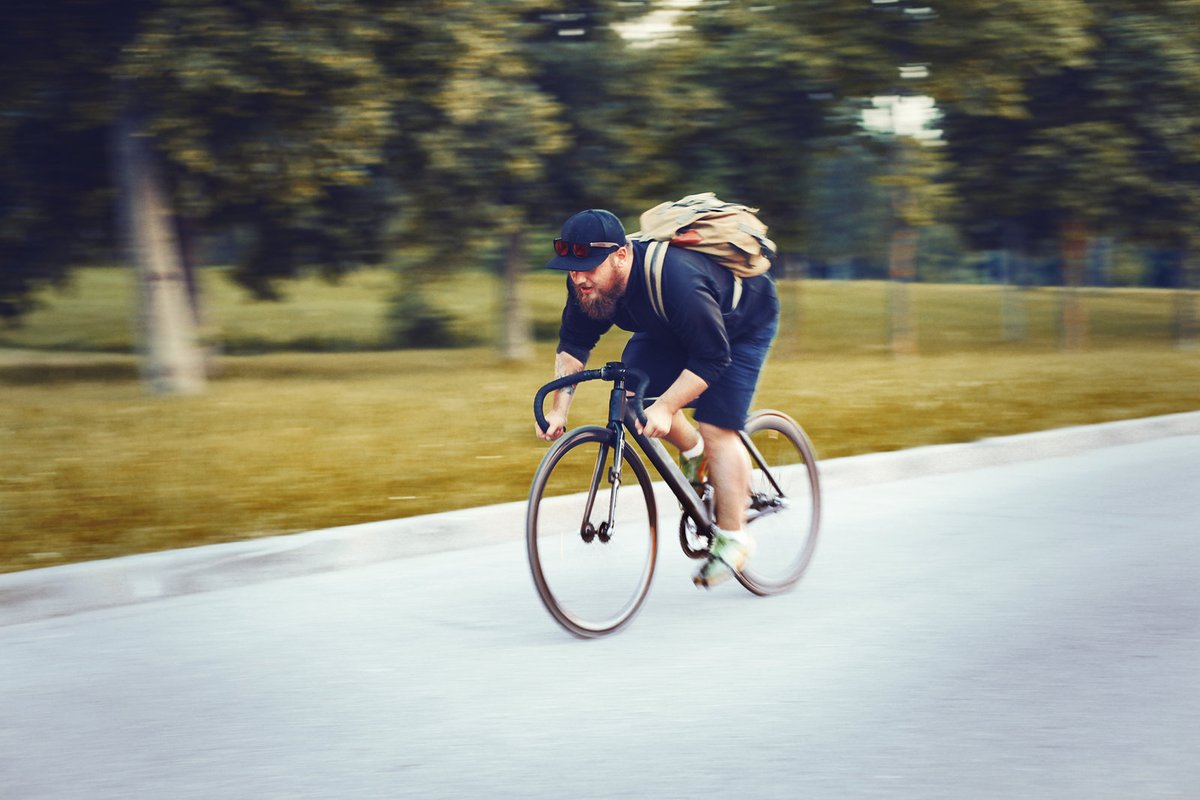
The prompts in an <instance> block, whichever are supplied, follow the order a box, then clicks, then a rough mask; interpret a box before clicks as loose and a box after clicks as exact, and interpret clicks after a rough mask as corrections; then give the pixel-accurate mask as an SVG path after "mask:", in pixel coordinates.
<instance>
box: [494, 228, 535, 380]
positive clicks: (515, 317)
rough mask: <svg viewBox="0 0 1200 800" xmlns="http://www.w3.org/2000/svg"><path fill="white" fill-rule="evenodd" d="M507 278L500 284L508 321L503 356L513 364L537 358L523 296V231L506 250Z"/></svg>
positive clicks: (511, 236) (505, 321) (515, 233)
mask: <svg viewBox="0 0 1200 800" xmlns="http://www.w3.org/2000/svg"><path fill="white" fill-rule="evenodd" d="M503 272H504V274H503V276H502V279H501V281H500V283H501V287H500V291H501V292H502V294H503V296H502V302H501V306H502V309H503V314H504V319H503V320H502V322H501V324H502V326H503V328H502V330H501V334H500V353H501V355H502V356H503V357H504V358H505V359H507V360H509V361H527V360H529V359H530V358H531V357H532V356H533V334H532V331H531V329H530V323H529V316H528V313H527V311H526V308H525V303H524V298H523V297H522V293H521V278H522V276H523V275H524V273H525V239H524V235H523V234H522V233H521V231H520V230H514V231H513V232H512V233H510V234H509V236H508V244H507V246H506V247H505V249H504V267H503Z"/></svg>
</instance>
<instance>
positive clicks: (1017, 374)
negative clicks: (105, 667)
mask: <svg viewBox="0 0 1200 800" xmlns="http://www.w3.org/2000/svg"><path fill="white" fill-rule="evenodd" d="M115 277H116V276H115V275H113V274H109V273H108V271H103V270H101V271H97V274H96V275H93V276H91V278H94V279H104V280H114V279H115ZM355 280H358V281H362V283H354V282H350V283H349V284H348V285H344V286H341V287H338V288H337V289H330V288H328V287H323V286H319V285H317V284H314V285H313V286H312V287H310V289H309V288H306V289H305V291H303V292H300V293H299V294H298V295H297V294H293V299H292V300H290V301H289V303H287V304H285V305H284V306H262V305H259V304H253V305H252V304H248V303H245V301H242V300H241V299H240V298H239V297H238V296H237V295H235V294H233V293H232V292H231V293H230V294H229V295H228V296H227V298H226V300H224V301H222V303H218V304H216V309H215V312H214V313H215V315H216V316H218V317H219V318H220V319H221V320H222V323H221V328H222V330H223V332H225V334H226V335H228V333H229V331H231V330H234V331H245V332H246V333H244V334H241V335H245V336H246V337H251V336H253V337H258V339H259V340H260V341H262V342H267V343H269V344H270V346H272V347H275V348H281V347H283V348H286V347H287V346H288V343H289V342H292V341H295V340H297V339H299V340H306V339H308V340H311V339H312V337H320V336H322V335H326V336H327V335H330V334H329V332H330V331H336V335H337V336H338V337H342V338H343V339H344V340H347V341H354V342H358V343H360V344H362V345H363V346H368V345H369V344H370V342H371V341H372V338H373V337H377V336H378V332H377V326H378V321H379V320H380V319H381V318H382V314H383V310H384V306H385V302H384V301H385V300H386V296H387V293H388V292H389V291H390V287H389V286H388V285H387V284H386V282H384V281H383V280H382V277H381V276H380V275H374V276H372V275H363V276H359V277H357V278H356V279H355ZM372 280H375V281H377V283H372V282H371V281H372ZM456 280H461V281H463V283H462V285H460V286H458V287H457V288H456V289H455V291H453V292H450V291H449V289H447V290H446V291H448V292H449V293H450V294H453V296H455V297H457V298H458V299H459V302H462V303H463V304H464V305H463V308H464V309H465V311H464V314H465V315H466V316H467V317H468V318H470V317H471V315H472V314H473V315H475V316H474V319H473V320H472V321H471V323H470V324H473V325H475V326H477V327H478V328H481V329H483V330H487V329H488V326H490V325H492V324H493V322H492V319H491V315H492V313H493V311H492V309H493V308H494V306H493V305H492V304H493V303H494V299H493V298H494V294H493V293H492V292H491V289H490V287H489V286H488V285H487V283H486V282H485V281H483V280H482V279H479V278H474V279H472V278H470V277H463V278H460V279H456ZM451 288H454V287H451ZM783 288H784V291H785V293H786V295H787V300H788V305H787V308H788V311H787V312H786V314H785V326H784V329H783V332H782V333H781V336H780V339H779V342H778V344H777V346H776V349H775V352H774V354H773V355H772V359H771V361H770V362H769V366H768V369H767V371H766V373H765V374H764V377H763V381H762V386H761V390H760V393H759V398H758V401H759V402H758V404H759V405H763V406H773V407H778V408H783V409H786V410H788V411H790V412H791V413H793V415H795V416H796V417H798V418H799V419H800V420H801V422H802V423H803V424H804V425H805V427H806V428H807V429H808V430H809V433H810V435H811V436H812V438H813V440H814V442H815V444H816V446H817V448H818V451H819V453H820V455H821V456H822V457H826V458H828V457H835V456H843V455H849V454H854V453H862V452H872V451H880V450H892V449H898V448H904V447H911V446H916V445H922V444H932V443H942V442H957V441H970V440H974V439H977V438H981V437H984V436H994V435H1003V434H1011V433H1019V432H1024V431H1031V430H1039V429H1044V428H1050V427H1058V426H1062V425H1072V424H1085V423H1092V422H1102V421H1108V420H1114V419H1124V418H1132V417H1140V416H1148V415H1154V414H1163V413H1171V412H1177V411H1188V410H1195V409H1197V408H1200V354H1198V353H1196V352H1180V351H1177V350H1175V349H1174V348H1173V346H1172V344H1171V341H1170V338H1169V335H1168V331H1169V327H1168V321H1169V314H1170V302H1171V301H1170V297H1169V295H1166V294H1164V293H1153V292H1111V293H1107V292H1106V293H1093V294H1092V295H1089V297H1088V298H1087V303H1088V311H1089V316H1090V319H1091V322H1092V334H1091V337H1090V345H1089V349H1088V350H1087V351H1086V352H1083V353H1076V354H1064V353H1061V352H1059V351H1058V349H1057V336H1058V334H1057V329H1056V327H1055V319H1056V314H1055V310H1056V308H1057V302H1058V297H1057V295H1056V293H1054V292H1053V291H1049V290H1038V291H1031V292H1025V293H1022V294H1023V296H1024V301H1025V303H1024V305H1025V307H1026V311H1027V315H1028V317H1027V321H1028V331H1029V336H1028V338H1027V339H1026V340H1024V341H1022V342H1017V343H1012V342H1005V341H1003V340H1002V337H1001V335H1000V319H999V310H998V309H999V303H998V298H999V292H998V290H997V289H995V288H993V287H941V286H929V287H923V286H917V287H914V293H915V301H916V307H917V312H918V315H919V325H920V332H921V350H922V356H921V357H920V358H917V359H906V360H896V359H893V358H892V357H890V356H889V355H888V354H887V352H886V337H885V330H886V319H885V315H884V311H885V308H886V292H887V287H886V286H885V285H883V284H832V283H830V284H826V283H805V284H803V285H787V286H785V287H783ZM466 289H471V290H472V291H475V292H476V295H477V296H478V297H480V298H482V299H478V300H477V301H476V302H475V303H474V304H472V303H468V302H466V301H465V300H463V299H462V298H463V297H464V296H468V297H469V296H470V295H469V294H468V293H466V292H465V290H466ZM481 289H482V291H481ZM529 289H530V299H531V305H532V306H533V308H534V310H535V315H536V316H537V318H538V320H539V325H540V326H541V327H542V328H550V327H553V319H554V317H555V316H556V314H557V310H558V304H559V302H560V292H561V284H560V283H559V282H558V281H557V280H553V279H549V280H547V279H546V278H544V277H542V276H538V277H537V278H535V279H532V280H531V281H530V286H529ZM310 291H311V293H309V292H310ZM343 293H347V294H343ZM89 298H91V300H90V301H89ZM101 298H103V299H101ZM125 299H126V300H127V299H128V297H127V296H126V298H125ZM49 301H50V303H49V305H48V306H47V308H46V309H44V310H43V311H42V312H39V317H38V318H35V320H33V321H32V322H31V325H30V327H29V328H28V329H26V330H25V331H20V332H10V333H9V334H7V335H6V338H4V339H2V340H0V342H2V343H3V344H5V345H6V346H8V347H10V348H15V347H17V346H19V347H20V348H21V349H10V350H7V351H4V352H2V353H0V391H2V392H3V395H4V400H5V402H4V403H3V404H0V452H3V453H4V454H5V456H6V457H5V459H4V463H3V466H0V571H11V570H18V569H26V568H30V567H35V566H48V565H51V564H58V563H64V562H71V561H80V560H86V559H94V558H104V557H109V556H116V555H122V554H127V553H133V552H143V551H149V550H157V549H164V548H173V547H182V546H188V545H196V544H205V543H213V542H221V541H229V540H234V539H241V538H249V537H254V536H262V535H270V534H275V533H283V532H292V531H300V530H308V529H313V528H318V527H325V526H332V525H344V524H352V523H356V522H364V521H368V520H376V519H386V518H392V517H399V516H408V515H413V514H422V513H429V512H434V511H441V510H446V509H451V508H459V507H467V506H475V505H480V504H485V503H492V502H501V501H507V500H518V499H521V498H522V497H523V496H524V495H525V493H526V492H527V490H528V481H529V478H530V476H531V474H532V471H533V469H534V467H535V466H536V464H537V462H538V460H539V458H540V457H541V454H542V452H543V451H544V445H542V444H541V443H540V442H538V441H537V440H536V439H534V438H533V436H532V433H531V431H532V425H533V423H532V420H531V418H530V409H529V403H530V398H531V396H532V392H533V390H534V389H535V388H536V387H537V386H538V385H539V384H540V383H541V382H542V381H544V380H545V379H546V378H547V377H548V373H549V365H550V363H551V358H552V345H551V344H550V343H546V342H543V343H542V344H540V345H539V348H538V353H537V358H536V360H535V361H534V362H532V363H530V364H503V363H498V362H497V360H496V358H495V356H494V354H493V353H492V351H491V350H489V349H486V348H473V349H462V350H440V351H409V352H386V351H383V352H378V351H377V352H343V353H301V352H273V353H266V354H262V355H255V356H223V357H220V358H218V359H217V360H216V362H215V366H216V368H217V372H216V377H215V378H214V380H213V381H212V383H211V385H210V388H209V390H208V392H206V393H205V394H204V395H203V396H200V397H191V398H167V399H163V398H154V397H150V396H148V395H146V394H145V393H144V391H143V389H142V387H141V385H140V384H139V383H138V381H137V374H136V363H135V361H134V359H133V358H132V357H131V356H129V355H126V354H121V353H97V352H92V353H77V352H67V351H66V349H65V348H68V347H70V346H71V342H72V341H74V342H79V343H84V342H98V341H107V342H109V343H111V345H112V347H113V348H118V347H119V342H120V341H121V336H123V335H126V336H127V335H128V334H127V333H121V331H122V330H124V329H126V328H127V327H128V323H127V321H126V317H127V313H126V312H125V311H124V310H123V308H122V307H121V306H120V305H119V301H118V300H116V299H114V296H113V295H111V294H110V295H107V296H105V295H103V294H102V293H101V294H97V293H92V294H84V293H82V292H80V293H78V294H77V295H75V296H70V297H67V298H65V299H64V298H61V297H56V296H51V297H50V298H49ZM67 301H69V302H67ZM64 304H65V306H67V307H64ZM72 304H75V305H74V306H72ZM300 312H305V313H300ZM373 325H374V326H375V327H372V326H373ZM76 326H78V327H79V329H81V330H85V331H86V332H87V333H86V337H85V338H80V337H83V336H84V335H83V334H77V333H75V329H76ZM255 326H258V327H255ZM55 331H60V333H59V334H55ZM56 335H58V336H59V337H60V338H59V339H58V340H54V337H55V336H56ZM22 337H25V338H24V339H22ZM72 337H75V338H72ZM621 339H622V337H621V336H620V335H619V334H613V335H610V337H608V339H606V341H605V342H604V343H603V344H602V347H601V348H600V349H599V350H598V351H597V353H596V354H595V355H594V357H593V360H594V363H600V362H601V361H602V360H604V359H607V358H615V357H616V356H617V355H618V353H619V348H620V344H621ZM39 347H40V348H43V349H36V348H39ZM46 348H49V349H46ZM93 349H95V348H93ZM605 403H606V395H605V393H604V392H603V391H601V390H599V389H591V388H588V389H583V390H581V392H580V394H579V396H578V398H577V402H576V406H575V408H576V410H575V413H574V418H573V420H572V421H573V422H574V423H583V422H590V421H593V420H596V419H598V418H599V417H600V416H601V415H602V414H603V413H604V410H605Z"/></svg>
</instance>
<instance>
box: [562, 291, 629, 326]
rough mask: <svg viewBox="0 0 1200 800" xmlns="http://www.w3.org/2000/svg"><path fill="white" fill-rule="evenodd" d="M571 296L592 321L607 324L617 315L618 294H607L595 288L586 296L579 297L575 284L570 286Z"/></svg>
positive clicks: (619, 295)
mask: <svg viewBox="0 0 1200 800" xmlns="http://www.w3.org/2000/svg"><path fill="white" fill-rule="evenodd" d="M571 294H573V295H575V300H576V301H578V303H579V307H580V308H582V309H583V313H584V314H587V315H588V316H589V317H591V318H592V319H595V320H600V321H602V322H608V321H609V320H611V319H612V318H613V317H615V316H616V315H617V303H619V302H620V301H621V294H620V293H617V292H613V293H609V292H604V291H602V290H600V289H599V288H595V289H592V291H590V292H588V293H587V294H586V295H581V294H580V293H579V290H578V289H576V288H575V284H571Z"/></svg>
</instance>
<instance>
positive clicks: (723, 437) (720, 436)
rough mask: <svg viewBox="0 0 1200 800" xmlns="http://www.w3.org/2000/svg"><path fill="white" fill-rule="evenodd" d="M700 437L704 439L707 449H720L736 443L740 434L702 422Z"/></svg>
mask: <svg viewBox="0 0 1200 800" xmlns="http://www.w3.org/2000/svg"><path fill="white" fill-rule="evenodd" d="M700 436H701V437H702V438H703V439H704V446H705V447H720V446H721V445H723V444H724V445H728V444H732V443H734V442H736V441H737V438H738V432H737V431H735V430H732V429H730V428H722V427H720V426H719V425H713V424H711V423H708V422H701V423H700Z"/></svg>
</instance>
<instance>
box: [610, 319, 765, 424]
mask: <svg viewBox="0 0 1200 800" xmlns="http://www.w3.org/2000/svg"><path fill="white" fill-rule="evenodd" d="M778 329H779V318H778V316H776V317H775V318H774V319H772V320H771V322H770V323H769V324H767V325H764V326H763V327H761V328H758V329H757V330H753V331H749V332H748V333H747V334H746V335H744V336H742V337H740V338H737V339H734V340H733V341H732V342H730V343H729V349H730V356H731V358H732V360H731V362H730V364H729V366H728V367H726V368H725V371H724V372H722V373H721V375H720V377H718V378H717V381H716V383H714V384H712V385H711V386H709V387H708V388H707V389H706V390H705V391H704V394H702V395H700V397H698V398H696V400H695V402H693V403H691V404H689V405H688V408H694V409H696V413H695V417H696V421H697V422H705V423H708V424H709V425H716V426H717V427H718V428H727V429H729V430H734V431H740V430H741V429H742V428H743V427H744V426H745V424H746V416H747V415H748V414H749V413H750V403H751V402H752V401H753V400H754V390H755V388H756V387H757V386H758V375H759V373H760V372H761V371H762V365H763V362H764V361H766V360H767V353H768V351H770V349H771V342H773V341H774V340H775V333H776V331H777V330H778ZM621 360H622V361H623V362H624V363H625V364H626V365H627V366H630V367H634V368H636V369H640V370H641V371H642V372H645V373H646V374H647V375H649V376H650V385H649V387H648V388H647V389H646V396H647V397H658V396H659V395H660V394H662V393H663V392H665V391H666V390H667V389H668V388H669V387H670V386H671V384H672V383H674V382H675V379H676V378H678V377H679V374H680V373H681V372H683V370H684V369H686V368H687V362H688V352H687V349H686V348H685V347H683V345H682V344H681V343H679V342H675V341H669V340H664V339H658V338H654V337H652V336H650V335H648V334H645V333H635V334H634V335H633V336H632V337H631V338H630V339H629V342H628V343H627V344H626V345H625V352H624V353H623V354H622V356H621Z"/></svg>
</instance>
